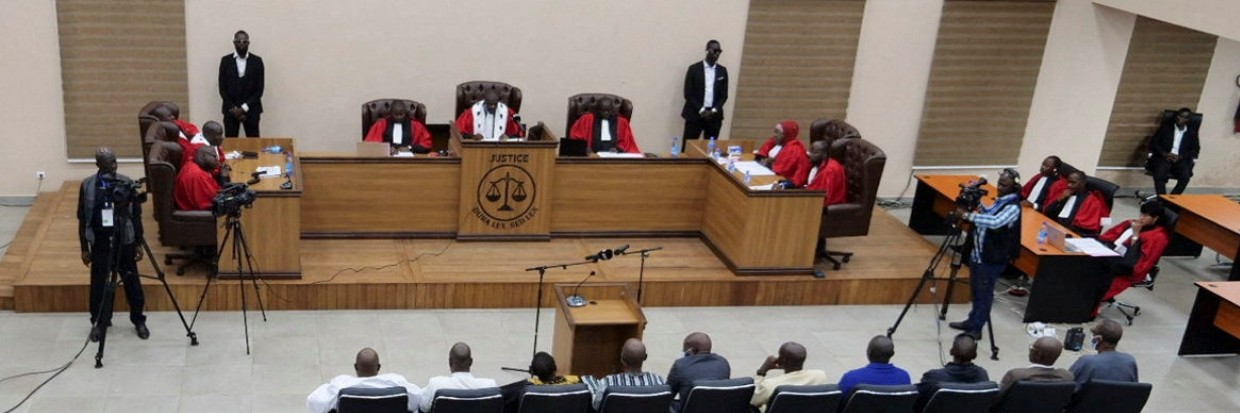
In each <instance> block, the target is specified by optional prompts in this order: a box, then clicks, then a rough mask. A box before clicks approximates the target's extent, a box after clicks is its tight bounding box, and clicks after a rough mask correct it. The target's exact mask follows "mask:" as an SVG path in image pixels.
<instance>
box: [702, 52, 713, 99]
mask: <svg viewBox="0 0 1240 413" xmlns="http://www.w3.org/2000/svg"><path fill="white" fill-rule="evenodd" d="M702 69H703V70H704V71H705V72H706V75H705V76H704V77H703V79H705V80H706V88H705V89H706V96H702V109H706V108H713V107H715V66H714V65H711V64H710V63H706V61H705V60H703V61H702Z"/></svg>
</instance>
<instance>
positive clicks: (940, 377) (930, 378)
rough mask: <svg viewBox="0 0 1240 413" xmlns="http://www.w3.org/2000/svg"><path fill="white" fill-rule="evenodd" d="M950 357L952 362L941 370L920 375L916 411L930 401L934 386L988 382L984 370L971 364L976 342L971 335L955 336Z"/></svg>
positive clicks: (988, 378) (935, 387)
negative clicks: (919, 395) (919, 394)
mask: <svg viewBox="0 0 1240 413" xmlns="http://www.w3.org/2000/svg"><path fill="white" fill-rule="evenodd" d="M951 355H952V361H951V362H949V363H947V365H945V366H943V368H941V369H933V370H927V371H926V373H925V374H922V375H921V382H920V383H917V390H918V391H919V392H920V393H921V397H920V398H919V399H918V402H917V408H916V409H915V410H916V411H921V407H923V406H924V405H925V403H926V402H929V401H930V396H931V395H933V394H934V391H935V390H937V386H936V385H937V384H939V383H981V382H985V381H990V376H989V375H987V374H986V369H984V368H982V366H979V365H976V364H973V359H975V358H977V340H975V339H973V336H972V335H969V334H965V333H961V334H958V335H956V340H955V341H953V342H952V349H951Z"/></svg>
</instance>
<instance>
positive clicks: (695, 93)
mask: <svg viewBox="0 0 1240 413" xmlns="http://www.w3.org/2000/svg"><path fill="white" fill-rule="evenodd" d="M720 54H723V48H722V47H720V46H719V41H718V40H711V41H709V42H706V58H705V59H703V60H702V61H699V62H694V63H693V64H692V65H689V69H688V70H687V71H685V87H684V95H685V106H684V107H683V108H682V109H681V110H680V117H681V118H684V120H685V131H684V134H683V135H682V136H684V139H685V142H688V141H689V139H700V138H701V137H702V136H701V135H702V133H703V132H705V133H706V138H707V139H709V138H711V137H719V128H720V127H722V125H723V104H724V103H727V101H728V68H726V67H723V65H721V64H719V55H720Z"/></svg>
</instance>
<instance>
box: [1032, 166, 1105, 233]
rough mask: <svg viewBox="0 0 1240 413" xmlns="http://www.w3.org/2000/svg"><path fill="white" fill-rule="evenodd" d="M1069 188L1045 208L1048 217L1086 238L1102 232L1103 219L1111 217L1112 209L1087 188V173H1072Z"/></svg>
mask: <svg viewBox="0 0 1240 413" xmlns="http://www.w3.org/2000/svg"><path fill="white" fill-rule="evenodd" d="M1067 181H1068V188H1067V189H1066V190H1064V191H1063V192H1062V193H1060V194H1059V197H1057V198H1056V199H1054V200H1052V201H1050V202H1047V204H1046V206H1045V207H1043V208H1044V209H1043V210H1042V212H1043V213H1045V214H1046V216H1048V217H1050V218H1051V219H1054V220H1056V221H1058V222H1059V223H1060V224H1061V225H1063V226H1065V227H1068V228H1071V229H1072V230H1073V231H1076V232H1078V233H1080V234H1081V235H1085V236H1094V235H1097V234H1098V233H1100V232H1102V218H1106V217H1109V216H1111V209H1110V208H1108V207H1107V204H1106V201H1103V200H1102V195H1099V194H1098V191H1091V190H1088V189H1086V188H1085V173H1084V172H1081V171H1072V173H1071V174H1069V175H1068V180H1067Z"/></svg>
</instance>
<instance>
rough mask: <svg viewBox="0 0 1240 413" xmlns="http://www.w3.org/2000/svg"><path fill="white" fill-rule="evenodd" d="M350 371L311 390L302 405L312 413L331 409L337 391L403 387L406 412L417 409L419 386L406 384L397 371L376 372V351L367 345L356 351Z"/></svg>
mask: <svg viewBox="0 0 1240 413" xmlns="http://www.w3.org/2000/svg"><path fill="white" fill-rule="evenodd" d="M353 370H354V371H355V372H357V376H356V377H354V376H349V375H339V376H336V378H334V379H332V381H331V382H330V383H327V384H324V385H322V386H319V388H317V389H315V390H314V392H312V393H310V395H309V396H307V397H306V407H307V408H309V409H310V411H311V412H314V413H327V412H330V411H334V409H335V408H336V403H337V402H338V401H339V396H340V390H341V389H345V388H349V387H361V388H367V389H382V388H387V387H404V388H405V392H406V393H408V395H409V404H408V409H409V411H411V412H413V411H416V410H417V408H418V396H419V395H421V394H422V389H419V388H418V386H417V385H415V384H412V383H409V381H408V380H405V377H404V376H401V375H399V374H391V373H389V374H379V353H377V352H375V351H374V350H373V349H371V348H369V347H367V348H364V349H362V351H359V352H357V361H356V362H354V363H353Z"/></svg>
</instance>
